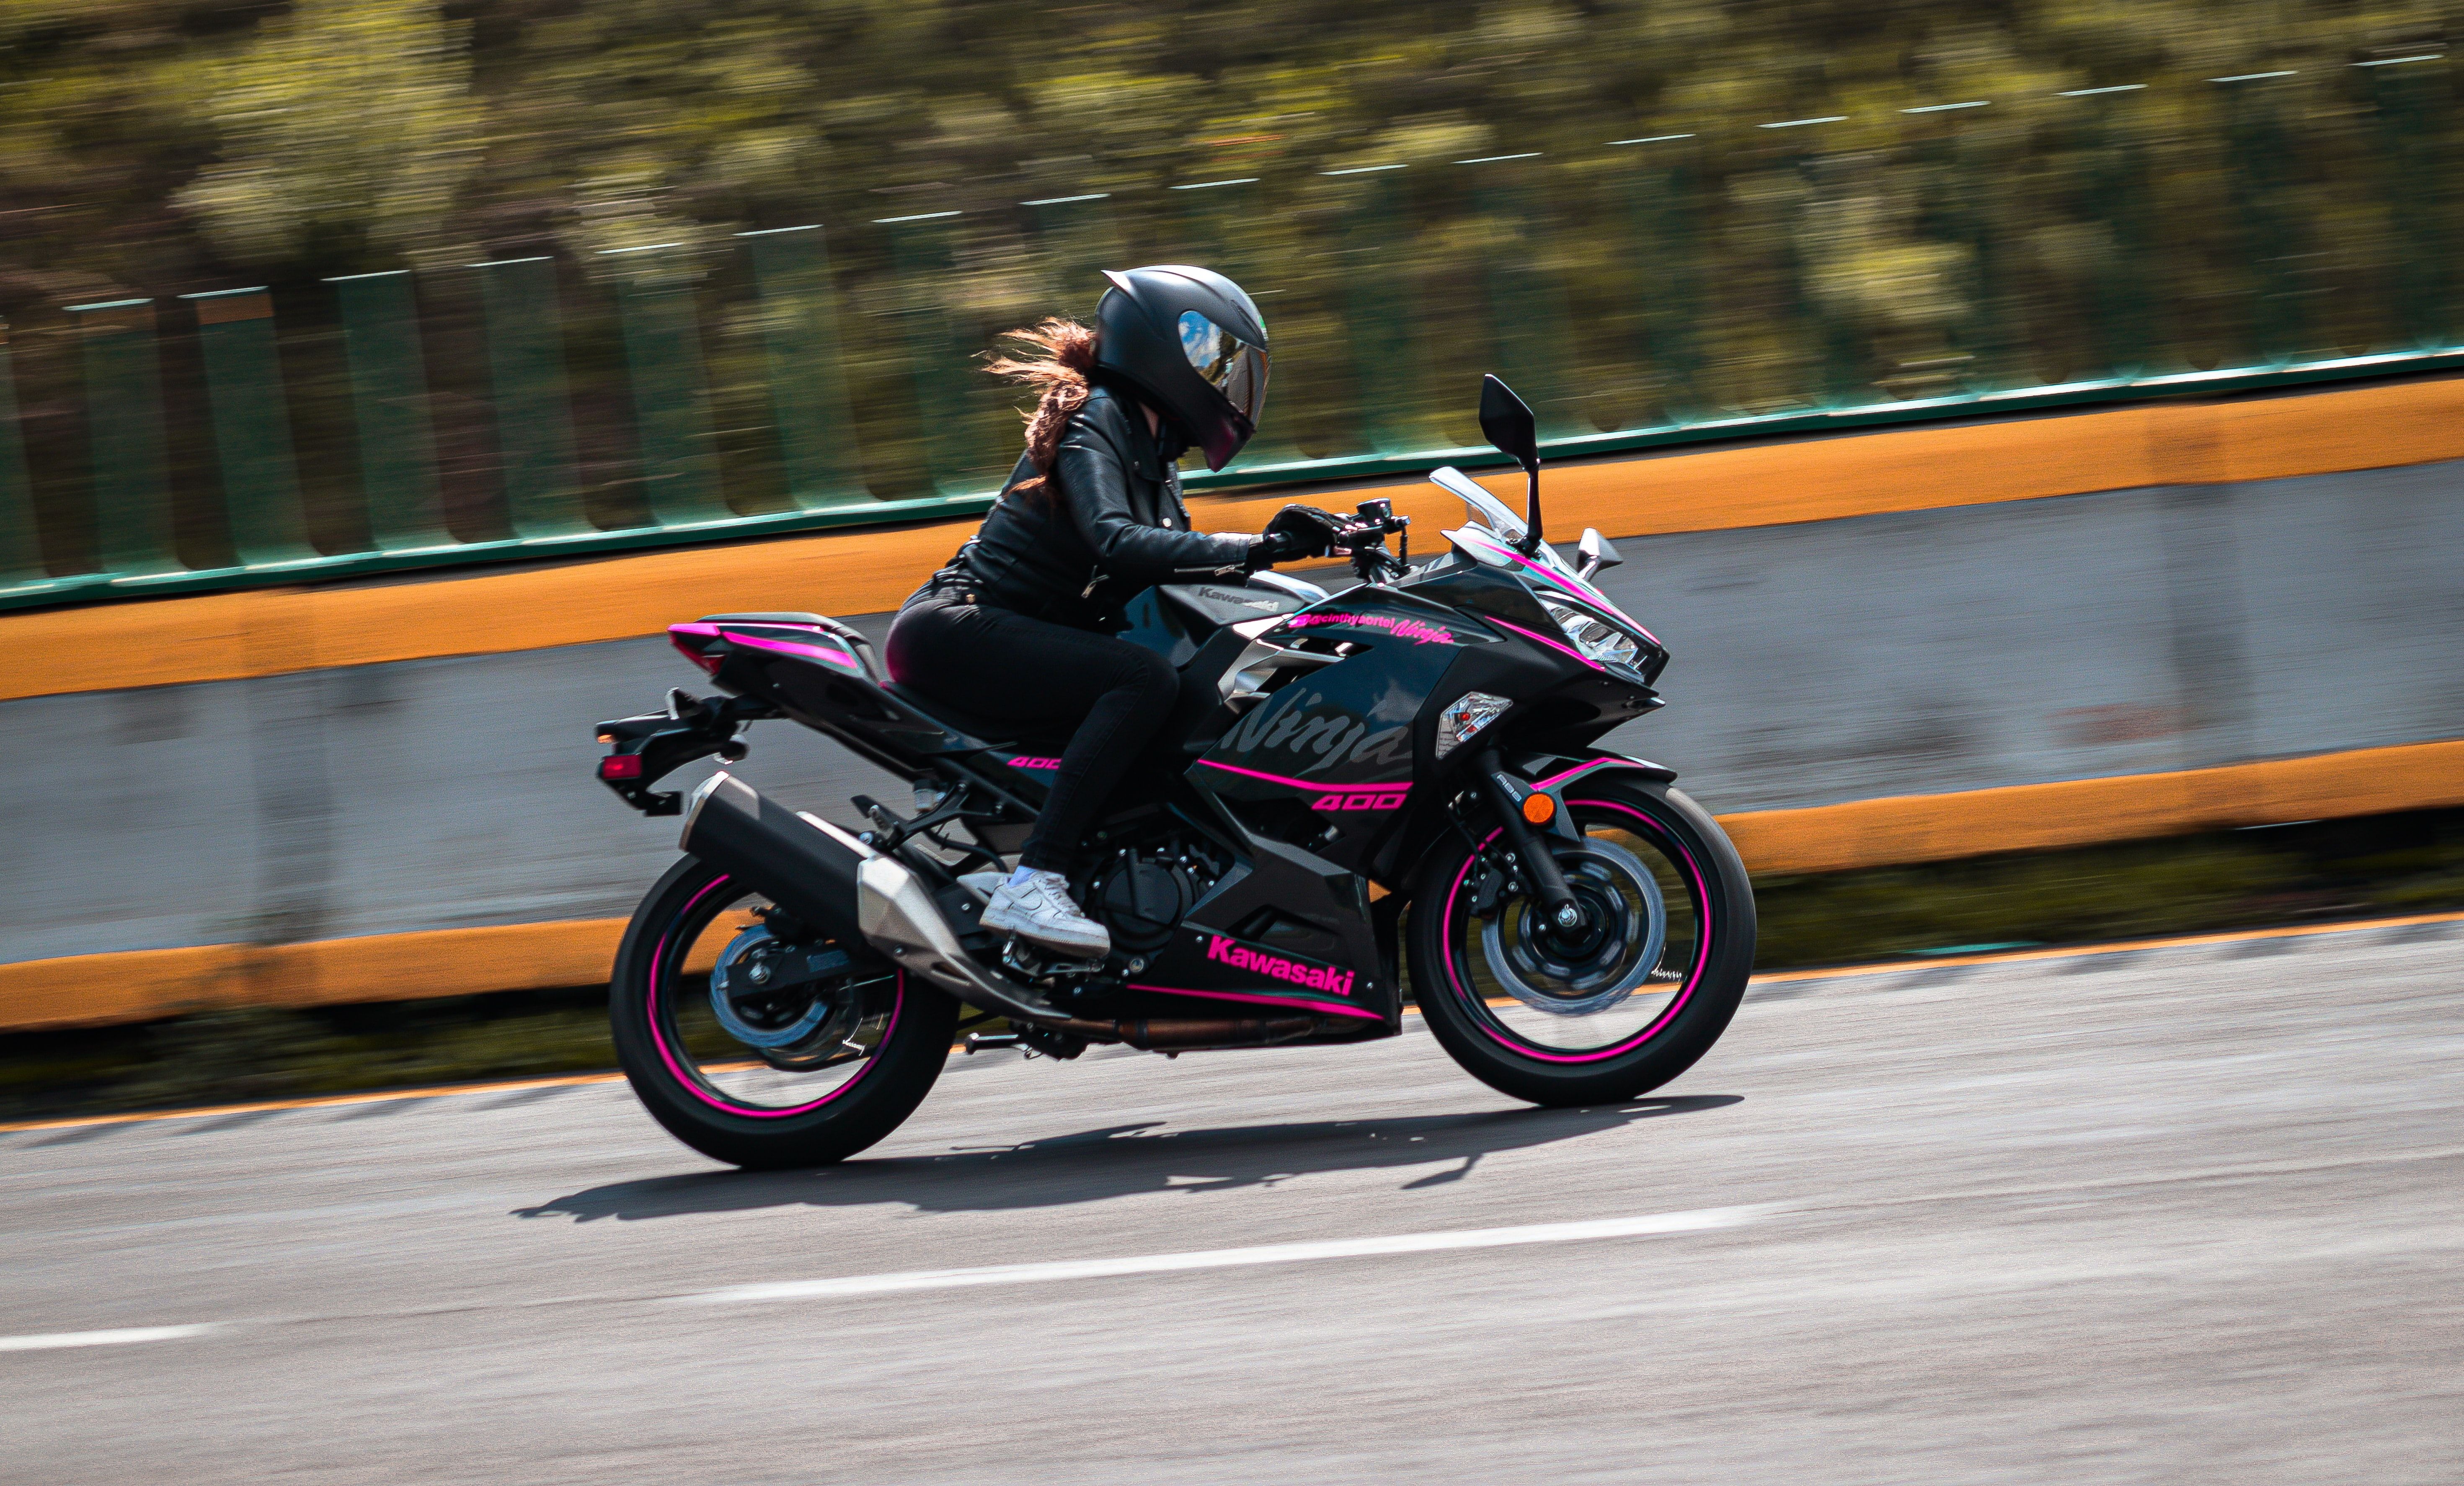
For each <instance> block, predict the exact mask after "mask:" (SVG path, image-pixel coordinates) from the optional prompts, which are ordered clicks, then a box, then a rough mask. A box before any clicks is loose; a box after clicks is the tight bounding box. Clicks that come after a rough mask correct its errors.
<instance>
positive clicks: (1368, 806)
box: [1309, 784, 1412, 811]
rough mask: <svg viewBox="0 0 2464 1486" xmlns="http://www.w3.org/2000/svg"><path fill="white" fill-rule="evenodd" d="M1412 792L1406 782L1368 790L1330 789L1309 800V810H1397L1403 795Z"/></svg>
mask: <svg viewBox="0 0 2464 1486" xmlns="http://www.w3.org/2000/svg"><path fill="white" fill-rule="evenodd" d="M1410 793H1412V787H1411V786H1410V785H1408V784H1392V785H1380V786H1378V787H1377V788H1375V789H1368V790H1357V789H1355V790H1331V791H1329V792H1328V793H1326V794H1324V795H1320V796H1319V797H1318V798H1315V799H1313V800H1310V801H1309V808H1310V809H1311V810H1330V811H1331V810H1397V809H1400V808H1401V807H1402V804H1403V797H1404V796H1406V795H1409V794H1410Z"/></svg>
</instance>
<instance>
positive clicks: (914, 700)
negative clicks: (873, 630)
mask: <svg viewBox="0 0 2464 1486" xmlns="http://www.w3.org/2000/svg"><path fill="white" fill-rule="evenodd" d="M881 689H883V690H884V691H887V692H889V693H890V694H891V696H894V697H896V698H898V700H900V701H902V702H904V703H906V704H907V705H908V706H910V707H912V708H913V709H915V710H917V711H919V712H922V713H923V714H924V715H925V716H927V717H930V718H932V719H933V720H934V721H935V722H937V723H939V724H941V725H942V726H943V727H945V728H947V729H949V730H950V731H951V732H960V733H964V734H966V735H967V736H968V737H971V738H974V739H976V740H977V741H978V742H980V743H986V744H989V745H991V746H992V747H994V748H1004V747H1013V746H1017V745H1024V746H1027V747H1030V748H1040V749H1046V750H1049V751H1051V752H1055V753H1057V752H1059V751H1060V750H1061V749H1062V748H1063V747H1065V746H1067V743H1068V742H1069V735H1070V734H1071V733H1072V732H1076V731H1077V730H1076V729H1074V728H1052V729H1033V728H1021V727H1020V726H1019V725H1018V724H1017V723H1014V722H999V721H996V720H994V719H993V718H990V717H982V716H979V715H977V714H976V713H973V712H970V711H968V710H966V709H965V708H962V707H953V706H951V705H950V704H949V703H947V702H944V701H942V700H941V699H940V698H938V697H932V696H926V695H925V694H924V693H923V692H921V691H918V690H916V689H915V688H913V687H906V686H900V685H899V684H898V683H897V682H894V681H893V682H891V683H889V684H888V685H886V686H884V687H883V688H881Z"/></svg>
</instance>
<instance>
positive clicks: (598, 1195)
mask: <svg viewBox="0 0 2464 1486" xmlns="http://www.w3.org/2000/svg"><path fill="white" fill-rule="evenodd" d="M1741 1102H1742V1097H1741V1096H1739V1095H1735V1094H1698V1095H1687V1096H1683V1097H1679V1098H1674V1099H1645V1100H1638V1101H1635V1102H1634V1103H1632V1104H1621V1105H1617V1106H1615V1107H1602V1108H1597V1109H1514V1110H1500V1111H1496V1112H1491V1113H1485V1114H1463V1115H1417V1116H1413V1117H1410V1118H1407V1119H1396V1120H1335V1121H1317V1122H1313V1123H1310V1124H1306V1125H1241V1126H1236V1127H1234V1128H1230V1129H1202V1130H1158V1125H1159V1123H1160V1122H1149V1123H1147V1124H1142V1125H1103V1126H1099V1127H1097V1128H1095V1129H1091V1130H1081V1131H1079V1132H1077V1133H1076V1134H1074V1135H1059V1136H1055V1137H1053V1138H1052V1139H1050V1140H1038V1141H1028V1142H1026V1143H1024V1144H1023V1145H1017V1146H1001V1147H989V1148H967V1147H961V1148H959V1149H957V1150H955V1151H953V1152H952V1153H951V1154H949V1155H944V1156H900V1157H894V1158H891V1159H888V1160H879V1161H851V1162H848V1163H847V1165H845V1166H838V1167H830V1168H826V1169H822V1170H819V1171H696V1172H693V1173H692V1174H690V1175H684V1176H659V1177H651V1178H649V1179H647V1180H644V1181H638V1182H617V1183H614V1184H612V1185H610V1186H606V1187H594V1188H591V1189H590V1190H589V1191H578V1192H575V1193H573V1194H572V1195H571V1196H566V1197H558V1198H555V1199H553V1200H551V1201H547V1202H543V1203H541V1204H539V1206H538V1207H535V1208H517V1209H515V1210H514V1215H515V1216H517V1217H569V1218H572V1219H573V1220H574V1221H575V1222H577V1223H587V1222H590V1221H592V1220H594V1219H597V1218H603V1217H613V1218H619V1219H639V1218H651V1217H672V1216H675V1215H677V1214H679V1213H743V1212H751V1211H755V1210H759V1209H761V1208H787V1207H815V1208H840V1207H866V1206H870V1205H872V1204H875V1203H892V1202H894V1203H905V1204H907V1205H909V1206H911V1207H913V1208H914V1209H915V1210H916V1211H918V1212H923V1213H983V1212H999V1211H1002V1210H1007V1209H1016V1208H1045V1207H1062V1206H1066V1205H1067V1204H1070V1203H1077V1202H1101V1201H1104V1200H1105V1199H1106V1198H1110V1197H1127V1196H1133V1195H1135V1194H1137V1193H1139V1192H1151V1191H1167V1190H1177V1191H1191V1192H1207V1191H1225V1190H1227V1189H1231V1188H1240V1187H1270V1186H1272V1185H1274V1184H1275V1183H1277V1182H1280V1181H1284V1180H1286V1179H1287V1178H1290V1177H1294V1176H1306V1175H1309V1174H1310V1173H1313V1172H1319V1171H1359V1170H1379V1169H1389V1168H1392V1169H1404V1168H1410V1167H1423V1166H1441V1169H1439V1170H1436V1171H1431V1172H1428V1173H1426V1174H1424V1175H1421V1176H1419V1177H1416V1178H1415V1179H1413V1180H1411V1181H1408V1182H1405V1183H1404V1184H1403V1186H1402V1189H1401V1190H1403V1191H1414V1190H1417V1189H1420V1188H1427V1187H1440V1186H1443V1185H1445V1184H1446V1183H1448V1182H1457V1181H1461V1180H1463V1178H1464V1177H1465V1176H1467V1175H1469V1174H1470V1173H1471V1170H1472V1168H1473V1167H1475V1166H1476V1165H1478V1164H1479V1162H1480V1158H1481V1157H1483V1156H1485V1155H1487V1154H1489V1153H1490V1152H1492V1151H1499V1150H1515V1149H1519V1148H1522V1147H1528V1146H1545V1145H1549V1144H1551V1142H1555V1141H1562V1140H1573V1139H1575V1138H1577V1137H1579V1136H1584V1135H1590V1134H1594V1133H1595V1132H1597V1131H1600V1130H1607V1129H1614V1128H1617V1126H1620V1125H1631V1124H1633V1123H1634V1122H1636V1121H1638V1120H1648V1119H1652V1118H1654V1117H1656V1116H1660V1115H1673V1114H1691V1113H1693V1112H1695V1111H1697V1110H1703V1109H1719V1108H1722V1107H1725V1106H1726V1105H1728V1104H1738V1103H1741ZM1447 1163H1451V1164H1447Z"/></svg>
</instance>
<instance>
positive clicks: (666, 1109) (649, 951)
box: [607, 857, 958, 1170]
mask: <svg viewBox="0 0 2464 1486" xmlns="http://www.w3.org/2000/svg"><path fill="white" fill-rule="evenodd" d="M755 896H757V895H756V894H755V893H754V892H753V890H752V889H751V888H749V887H746V886H744V885H741V884H738V883H737V882H736V881H734V880H733V879H731V878H730V877H729V876H728V874H726V873H725V872H722V871H720V870H718V869H717V868H715V867H713V866H710V865H708V864H706V863H702V862H700V861H698V860H696V859H694V858H693V857H686V858H685V859H683V860H682V861H680V862H678V863H676V864H675V865H674V866H672V867H670V868H669V869H668V872H667V875H666V876H664V877H662V878H660V879H659V881H658V883H657V885H654V886H653V887H651V889H650V891H649V895H648V896H647V897H645V898H644V899H643V900H642V906H641V907H639V908H638V909H636V910H635V911H634V914H633V921H632V923H631V924H630V925H629V926H627V929H626V930H625V941H624V944H623V945H622V946H621V947H620V948H619V949H618V950H617V951H616V968H615V974H614V978H613V981H612V982H611V983H610V985H609V987H608V996H607V1014H608V1018H609V1021H610V1023H611V1027H612V1030H613V1032H614V1035H615V1040H616V1055H617V1058H618V1060H620V1061H621V1062H622V1063H623V1064H624V1068H625V1077H626V1079H627V1081H628V1082H631V1083H632V1085H633V1092H634V1094H635V1095H636V1096H638V1097H639V1098H640V1099H641V1101H642V1107H644V1108H645V1109H648V1110H649V1112H650V1117H651V1118H652V1119H654V1120H656V1121H658V1122H659V1124H660V1125H664V1126H666V1127H667V1131H668V1133H669V1134H671V1135H673V1136H674V1137H675V1138H676V1139H678V1140H680V1141H682V1142H684V1143H685V1144H686V1145H688V1146H691V1147H693V1149H695V1150H698V1151H700V1152H701V1153H702V1154H703V1155H706V1156H709V1157H710V1158H711V1159H713V1160H715V1161H724V1162H727V1163H729V1164H731V1165H734V1166H740V1167H748V1168H752V1169H760V1170H775V1169H781V1168H792V1167H816V1166H828V1165H831V1164H832V1163H835V1162H839V1161H844V1160H846V1159H847V1157H849V1156H852V1155H854V1154H855V1153H856V1152H857V1151H860V1150H863V1149H864V1148H865V1147H869V1146H870V1145H872V1144H873V1143H874V1142H875V1141H878V1140H880V1139H881V1138H882V1137H883V1136H885V1135H888V1134H889V1133H890V1132H891V1131H892V1130H894V1129H896V1128H898V1126H899V1125H900V1124H901V1123H902V1122H904V1121H905V1120H906V1118H907V1117H908V1116H909V1115H911V1114H913V1113H914V1111H915V1106H916V1105H917V1104H921V1103H922V1102H923V1100H924V1096H925V1095H926V1094H927V1093H930V1092H931V1091H932V1088H933V1083H934V1081H935V1080H936V1079H938V1078H939V1077H940V1076H941V1068H942V1065H943V1064H944V1063H945V1062H946V1061H947V1060H948V1059H949V1055H950V1039H951V1038H952V1036H953V1030H954V1029H955V1027H956V1026H957V1020H958V1003H957V1000H955V999H954V998H952V997H951V996H950V995H949V994H947V993H945V992H942V991H940V990H938V989H937V988H935V987H933V986H928V985H925V984H923V983H921V982H919V981H916V980H913V979H911V978H909V977H908V976H906V975H904V974H903V973H899V972H894V971H891V970H890V969H888V968H887V967H880V966H877V965H876V964H875V963H874V961H875V960H877V957H876V956H871V955H870V954H869V951H865V950H864V949H863V947H862V946H861V945H848V946H847V950H848V951H850V953H851V954H852V955H854V956H855V957H856V958H857V961H858V968H856V969H854V970H851V971H850V972H848V976H847V978H848V980H849V981H850V983H852V982H854V981H855V980H856V979H857V978H858V977H869V978H867V979H866V980H865V981H864V984H865V987H866V989H864V990H862V991H861V992H856V991H850V992H848V993H847V994H850V995H854V994H861V995H864V996H866V997H869V1001H868V1002H867V1005H868V1007H869V1016H867V1018H866V1019H865V1021H864V1022H863V1023H862V1028H863V1029H864V1030H863V1031H862V1033H861V1035H862V1036H864V1037H869V1038H872V1040H871V1041H870V1042H869V1044H867V1046H868V1048H869V1051H868V1054H867V1056H865V1057H863V1058H862V1059H860V1060H847V1061H842V1062H839V1063H835V1064H830V1065H827V1066H826V1067H825V1068H824V1069H823V1070H822V1071H820V1072H815V1073H811V1074H800V1073H799V1072H798V1071H797V1070H788V1071H787V1072H786V1073H785V1074H784V1075H783V1076H773V1075H771V1074H769V1073H766V1072H764V1071H763V1070H762V1069H761V1068H760V1066H759V1064H760V1063H761V1062H762V1061H764V1060H762V1058H761V1055H760V1050H759V1049H758V1048H754V1047H748V1046H744V1045H742V1044H740V1043H739V1044H728V1043H726V1042H724V1041H721V1040H719V1038H720V1037H723V1033H722V1034H719V1035H717V1036H715V1035H714V1032H713V1030H712V1025H711V1024H707V1023H702V1024H696V1025H695V1026H693V1028H692V1029H691V1030H690V1031H688V1030H687V1029H686V1027H685V1025H684V1023H683V1021H682V1019H681V1018H682V1017H683V1016H685V1015H687V1014H698V1015H701V1016H706V1015H707V1014H706V1013H703V1012H702V1010H701V1008H702V1002H703V1001H704V1000H705V999H706V998H707V996H708V994H709V993H708V991H707V989H706V988H705V987H704V986H702V985H700V984H697V982H698V980H699V977H697V976H690V975H688V974H686V973H685V971H684V966H685V963H686V961H687V959H688V957H689V951H692V949H693V946H694V945H695V944H696V943H698V942H699V941H700V939H701V937H702V936H704V935H706V934H716V935H719V936H722V937H723V936H725V935H726V934H727V933H729V932H731V931H732V929H730V928H729V927H728V926H720V925H718V923H717V920H718V918H719V916H720V915H721V914H722V913H723V912H725V911H726V910H727V909H728V908H730V907H734V906H736V905H737V904H741V903H743V902H746V901H747V900H749V899H752V898H754V897H755ZM770 1066H771V1067H772V1068H774V1069H775V1068H778V1067H779V1065H778V1064H775V1063H773V1064H771V1065H770ZM742 1069H751V1070H752V1071H753V1073H754V1075H755V1077H757V1078H759V1079H760V1080H762V1081H763V1082H762V1087H761V1090H760V1096H759V1097H754V1096H751V1095H748V1094H745V1093H743V1092H742V1091H740V1090H738V1089H737V1088H735V1087H732V1086H731V1084H730V1083H729V1082H724V1081H726V1080H740V1079H741V1078H742V1075H741V1074H740V1073H739V1072H737V1070H742ZM714 1074H716V1075H719V1076H720V1077H714Z"/></svg>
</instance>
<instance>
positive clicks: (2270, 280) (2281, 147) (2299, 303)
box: [2222, 78, 2307, 366]
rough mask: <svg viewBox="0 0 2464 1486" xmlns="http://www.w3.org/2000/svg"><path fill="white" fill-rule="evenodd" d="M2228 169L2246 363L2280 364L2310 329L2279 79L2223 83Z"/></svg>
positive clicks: (2294, 351)
mask: <svg viewBox="0 0 2464 1486" xmlns="http://www.w3.org/2000/svg"><path fill="white" fill-rule="evenodd" d="M2222 86H2224V87H2226V88H2228V89H2229V90H2230V92H2229V95H2228V101H2227V104H2226V119H2227V122H2226V126H2225V132H2226V140H2225V152H2226V171H2227V175H2228V179H2229V192H2230V195H2231V199H2232V202H2233V216H2234V222H2235V226H2236V227H2237V228H2238V229H2239V230H2240V233H2241V243H2240V250H2241V258H2242V262H2243V263H2244V264H2245V265H2246V266H2247V267H2248V269H2249V272H2250V282H2251V289H2250V298H2249V305H2248V316H2247V320H2246V323H2247V326H2248V329H2247V330H2246V332H2245V336H2246V340H2245V343H2244V345H2243V347H2242V351H2243V356H2242V358H2241V360H2242V361H2245V362H2255V363H2257V364H2262V365H2269V366H2278V365H2282V364H2283V363H2285V362H2287V361H2292V360H2293V359H2294V357H2295V356H2297V355H2298V354H2299V352H2300V349H2301V345H2302V342H2303V339H2304V337H2305V333H2306V331H2307V324H2306V318H2307V317H2306V316H2305V314H2304V310H2305V306H2304V304H2303V294H2302V287H2303V286H2302V284H2301V282H2300V279H2299V273H2298V266H2299V262H2300V260H2301V257H2302V245H2303V241H2304V237H2305V234H2304V233H2303V231H2302V228H2301V224H2300V220H2299V207H2298V206H2297V204H2296V203H2295V200H2294V193H2293V191H2292V185H2293V181H2292V176H2291V169H2292V162H2293V160H2294V156H2293V154H2292V141H2291V139H2290V138H2289V136H2288V133H2287V130H2286V128H2285V122H2284V112H2283V110H2284V108H2285V106H2286V105H2285V102H2284V99H2283V97H2282V95H2283V92H2284V90H2283V88H2282V87H2281V86H2280V83H2279V80H2278V79H2276V78H2253V79H2252V80H2250V81H2244V82H2232V83H2225V84H2222Z"/></svg>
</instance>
